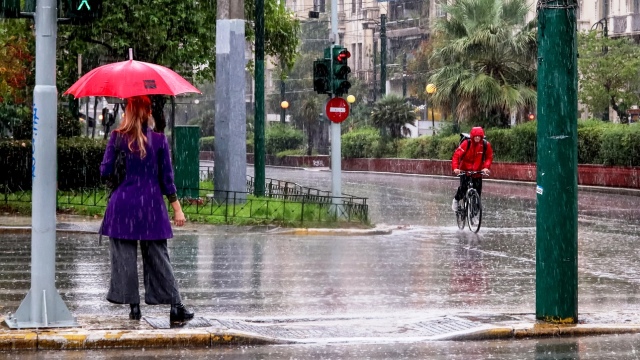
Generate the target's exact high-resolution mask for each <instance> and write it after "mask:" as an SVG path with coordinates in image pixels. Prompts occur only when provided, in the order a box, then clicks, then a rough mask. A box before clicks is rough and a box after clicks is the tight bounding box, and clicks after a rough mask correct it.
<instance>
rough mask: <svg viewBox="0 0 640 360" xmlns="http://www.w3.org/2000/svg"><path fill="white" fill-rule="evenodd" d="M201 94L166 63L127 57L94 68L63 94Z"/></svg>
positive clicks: (123, 95) (123, 96) (127, 96)
mask: <svg viewBox="0 0 640 360" xmlns="http://www.w3.org/2000/svg"><path fill="white" fill-rule="evenodd" d="M184 93H198V94H201V92H200V90H198V89H196V88H195V87H194V86H193V85H191V84H190V83H189V82H188V81H187V80H185V79H184V78H182V76H180V75H178V74H177V73H176V72H175V71H173V70H171V69H169V68H166V67H164V66H160V65H156V64H151V63H146V62H142V61H135V60H127V61H121V62H117V63H113V64H108V65H104V66H100V67H98V68H95V69H93V70H91V71H90V72H89V73H87V74H85V75H84V76H83V77H81V78H80V79H79V80H78V81H76V83H75V84H73V85H72V86H71V87H70V88H69V89H68V90H67V91H65V92H64V95H73V96H75V97H76V98H81V97H85V96H110V97H118V98H122V99H125V98H129V97H132V96H140V95H174V96H175V95H179V94H184Z"/></svg>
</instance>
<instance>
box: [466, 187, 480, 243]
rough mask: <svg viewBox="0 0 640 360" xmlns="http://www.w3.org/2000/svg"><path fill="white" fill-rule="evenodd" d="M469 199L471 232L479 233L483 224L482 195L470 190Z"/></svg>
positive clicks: (468, 217) (468, 213) (468, 220)
mask: <svg viewBox="0 0 640 360" xmlns="http://www.w3.org/2000/svg"><path fill="white" fill-rule="evenodd" d="M467 197H468V198H469V204H468V205H467V222H468V223H469V230H471V231H473V232H474V233H477V232H478V231H480V224H481V223H482V203H481V201H480V195H478V192H477V191H476V190H474V189H470V190H469V192H468V193H467Z"/></svg>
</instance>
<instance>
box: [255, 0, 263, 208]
mask: <svg viewBox="0 0 640 360" xmlns="http://www.w3.org/2000/svg"><path fill="white" fill-rule="evenodd" d="M255 83H256V86H255V90H254V91H255V104H256V105H255V106H256V108H255V116H254V121H255V124H254V129H253V169H254V170H253V171H254V182H253V194H254V195H255V196H264V186H265V152H264V0H256V72H255Z"/></svg>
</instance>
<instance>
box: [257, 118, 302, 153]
mask: <svg viewBox="0 0 640 360" xmlns="http://www.w3.org/2000/svg"><path fill="white" fill-rule="evenodd" d="M303 143H304V134H303V133H302V131H300V130H298V129H294V128H293V127H291V126H289V125H287V124H273V125H270V126H269V127H268V128H267V131H266V132H265V148H266V149H265V150H266V152H267V154H272V155H275V154H277V153H279V152H281V151H285V150H294V149H297V148H299V147H300V146H302V144H303Z"/></svg>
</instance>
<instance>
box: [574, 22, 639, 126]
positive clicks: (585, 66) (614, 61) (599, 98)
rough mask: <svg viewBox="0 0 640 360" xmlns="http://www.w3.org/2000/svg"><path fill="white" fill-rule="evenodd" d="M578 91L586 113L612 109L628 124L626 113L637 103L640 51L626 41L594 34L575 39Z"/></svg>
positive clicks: (585, 34)
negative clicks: (587, 111)
mask: <svg viewBox="0 0 640 360" xmlns="http://www.w3.org/2000/svg"><path fill="white" fill-rule="evenodd" d="M578 46H579V50H578V52H579V54H580V57H579V58H578V70H579V71H580V82H579V86H580V91H579V92H578V98H579V99H580V102H581V103H583V104H584V105H585V106H586V107H587V109H588V110H589V112H591V113H593V114H599V113H601V112H602V111H603V110H604V111H608V109H609V106H611V107H612V108H613V110H615V112H616V113H617V114H618V117H619V118H620V121H621V122H623V123H625V122H627V121H628V117H629V115H628V113H627V110H628V109H629V107H630V106H631V105H637V104H638V103H640V94H639V90H640V76H639V75H640V48H639V47H638V46H637V45H635V44H634V43H633V41H632V40H631V39H628V38H624V37H622V38H614V39H612V38H607V37H603V36H599V35H598V34H597V32H596V31H590V32H586V33H585V32H583V33H580V34H579V36H578Z"/></svg>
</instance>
